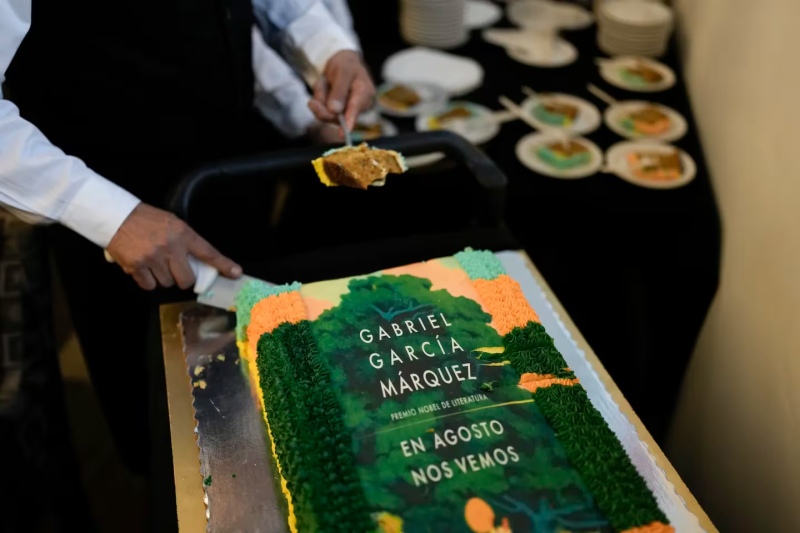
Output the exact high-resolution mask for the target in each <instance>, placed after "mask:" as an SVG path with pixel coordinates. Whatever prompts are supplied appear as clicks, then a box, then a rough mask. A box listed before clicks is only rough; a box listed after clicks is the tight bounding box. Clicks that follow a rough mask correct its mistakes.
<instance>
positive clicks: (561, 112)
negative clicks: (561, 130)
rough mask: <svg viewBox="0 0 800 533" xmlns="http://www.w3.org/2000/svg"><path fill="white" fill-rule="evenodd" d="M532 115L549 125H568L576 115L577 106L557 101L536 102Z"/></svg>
mask: <svg viewBox="0 0 800 533" xmlns="http://www.w3.org/2000/svg"><path fill="white" fill-rule="evenodd" d="M533 116H534V117H536V118H537V119H538V120H540V121H541V122H544V123H545V124H549V125H551V126H563V127H568V126H570V125H571V124H572V123H573V122H574V121H575V119H576V118H577V116H578V108H577V107H576V106H574V105H571V104H567V103H564V102H558V101H548V102H543V103H540V104H538V105H537V106H536V107H535V108H534V109H533Z"/></svg>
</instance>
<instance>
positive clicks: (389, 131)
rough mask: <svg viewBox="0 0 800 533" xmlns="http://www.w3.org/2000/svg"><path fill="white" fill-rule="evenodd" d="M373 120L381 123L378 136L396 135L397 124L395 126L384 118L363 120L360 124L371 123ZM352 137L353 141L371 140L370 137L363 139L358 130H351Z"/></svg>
mask: <svg viewBox="0 0 800 533" xmlns="http://www.w3.org/2000/svg"><path fill="white" fill-rule="evenodd" d="M375 122H378V123H379V124H380V125H381V134H380V137H394V136H395V135H397V133H398V130H397V126H395V125H394V124H393V123H391V122H389V121H388V120H386V119H385V118H380V119H378V120H377V121H369V122H367V121H364V122H362V124H365V125H367V124H369V125H372V124H374V123H375ZM352 137H353V143H360V142H370V141H371V140H372V139H365V138H364V137H363V136H362V135H361V134H360V133H359V132H356V131H354V132H352Z"/></svg>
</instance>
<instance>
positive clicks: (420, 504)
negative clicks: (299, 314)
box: [311, 274, 611, 533]
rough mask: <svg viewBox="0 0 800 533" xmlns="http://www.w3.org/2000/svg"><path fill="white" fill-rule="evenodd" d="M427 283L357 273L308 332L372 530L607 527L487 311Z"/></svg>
mask: <svg viewBox="0 0 800 533" xmlns="http://www.w3.org/2000/svg"><path fill="white" fill-rule="evenodd" d="M465 279H466V278H465ZM466 281H468V280H466ZM432 287H433V284H432V282H431V281H430V280H429V279H425V278H422V277H418V276H412V275H407V274H403V275H375V276H370V277H363V278H353V279H351V280H350V281H349V283H348V291H347V292H346V293H345V294H343V295H342V296H341V300H340V301H339V302H338V304H337V305H335V306H334V307H332V308H330V309H327V310H326V311H324V312H322V314H320V315H319V317H318V318H317V319H316V320H314V321H313V322H312V323H311V328H312V332H313V336H314V339H315V342H316V346H317V348H318V350H319V353H320V355H321V356H322V357H323V358H324V359H325V360H327V361H328V363H329V365H328V366H329V368H330V379H331V384H332V385H333V388H334V391H335V394H336V397H337V400H338V401H339V402H340V403H341V405H342V411H343V418H344V424H345V426H346V428H347V430H349V431H350V432H352V443H353V444H352V446H353V453H354V456H355V458H356V462H357V470H358V476H359V478H360V480H361V484H362V486H363V488H364V494H365V496H366V499H367V501H368V504H369V506H370V507H371V509H372V510H373V513H374V514H373V517H374V518H375V520H376V522H377V524H378V525H379V528H380V529H381V530H382V531H383V532H384V533H400V531H406V532H417V531H464V532H465V533H468V532H470V531H472V532H475V533H511V532H512V531H515V532H522V531H553V532H555V531H575V532H578V531H582V532H588V531H611V529H610V528H609V527H608V524H607V522H606V520H605V519H604V518H603V515H602V514H601V513H600V512H599V511H598V510H597V508H596V506H595V504H594V502H593V499H592V497H591V495H590V493H589V491H588V490H587V488H586V487H585V485H584V484H583V481H582V479H581V477H580V475H579V474H578V473H577V472H576V471H575V470H574V469H573V468H572V467H571V466H570V462H569V461H568V459H567V457H566V455H565V452H564V449H563V448H562V446H561V444H560V443H559V441H558V440H557V439H556V437H555V435H554V433H553V430H552V429H551V427H550V426H549V425H548V424H547V422H546V420H545V418H544V416H543V415H542V413H541V412H540V411H539V409H538V407H537V406H536V403H535V402H534V401H533V399H532V397H531V392H530V390H529V389H526V388H524V387H522V386H520V375H519V374H518V373H517V372H515V371H514V369H513V368H512V367H511V366H510V365H508V364H506V362H505V361H504V358H503V353H502V350H500V349H499V348H497V347H502V346H503V337H502V336H501V335H500V334H499V333H498V332H497V331H496V330H495V329H494V328H493V327H492V326H491V324H492V316H491V315H490V314H488V313H487V312H486V311H485V310H484V309H483V308H482V306H481V304H480V303H478V302H477V301H476V300H475V299H471V298H468V297H465V296H454V295H453V294H451V292H449V291H448V290H446V289H437V290H434V289H433V288H432ZM487 384H488V386H486V385H487ZM459 510H461V511H459ZM495 514H497V516H499V517H500V518H498V519H497V520H496V521H495ZM476 527H477V529H476ZM487 528H488V529H487Z"/></svg>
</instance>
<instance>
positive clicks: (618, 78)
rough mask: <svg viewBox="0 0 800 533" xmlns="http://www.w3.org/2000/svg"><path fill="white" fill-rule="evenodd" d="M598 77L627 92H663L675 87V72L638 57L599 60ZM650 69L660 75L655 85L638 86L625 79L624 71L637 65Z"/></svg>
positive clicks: (659, 63)
mask: <svg viewBox="0 0 800 533" xmlns="http://www.w3.org/2000/svg"><path fill="white" fill-rule="evenodd" d="M598 61H599V63H600V76H601V77H602V78H603V79H604V80H605V81H606V82H608V83H610V84H611V85H613V86H614V87H619V88H620V89H625V90H628V91H634V92H642V93H652V92H659V91H665V90H667V89H669V88H670V87H672V86H673V85H675V72H674V71H673V70H672V69H671V68H669V67H668V66H667V65H665V64H664V63H661V62H659V61H656V60H654V59H649V58H646V57H638V56H621V57H615V58H612V59H599V60H598ZM640 64H641V65H643V66H646V67H648V68H651V69H653V70H655V71H656V72H658V73H659V74H661V80H660V81H659V82H657V83H650V84H643V85H638V84H634V83H632V82H631V81H629V80H628V79H627V78H626V77H625V71H626V70H627V69H629V68H635V67H636V66H637V65H640Z"/></svg>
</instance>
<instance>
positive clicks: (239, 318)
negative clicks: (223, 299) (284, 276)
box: [234, 279, 300, 341]
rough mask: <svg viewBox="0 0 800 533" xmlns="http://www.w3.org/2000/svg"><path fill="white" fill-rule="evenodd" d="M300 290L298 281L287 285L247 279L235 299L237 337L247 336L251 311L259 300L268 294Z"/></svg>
mask: <svg viewBox="0 0 800 533" xmlns="http://www.w3.org/2000/svg"><path fill="white" fill-rule="evenodd" d="M299 290H300V283H298V282H296V281H295V282H294V283H288V284H285V285H269V284H268V283H265V282H263V281H261V280H258V279H249V280H247V281H246V282H245V283H244V285H242V288H241V289H239V292H238V293H237V294H236V298H235V299H234V305H235V306H236V339H237V340H240V341H242V340H245V339H246V338H247V326H248V325H250V311H252V310H253V306H255V305H256V304H257V303H258V302H260V301H261V300H263V299H264V298H266V297H268V296H273V295H275V294H281V293H284V292H293V291H299Z"/></svg>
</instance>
